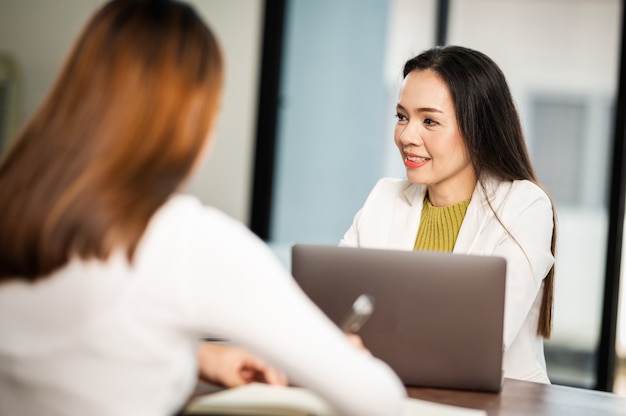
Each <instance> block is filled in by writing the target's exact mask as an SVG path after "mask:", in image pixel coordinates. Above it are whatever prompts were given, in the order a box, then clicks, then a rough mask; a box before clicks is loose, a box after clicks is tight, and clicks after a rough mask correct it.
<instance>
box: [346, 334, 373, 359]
mask: <svg viewBox="0 0 626 416" xmlns="http://www.w3.org/2000/svg"><path fill="white" fill-rule="evenodd" d="M346 336H347V337H348V340H349V341H350V342H351V343H352V344H353V345H354V346H355V347H357V348H358V349H360V350H361V351H365V352H366V353H368V354H372V352H371V351H370V350H368V349H367V348H366V347H365V345H364V344H363V340H362V339H361V337H360V336H358V335H357V334H354V333H352V332H347V333H346Z"/></svg>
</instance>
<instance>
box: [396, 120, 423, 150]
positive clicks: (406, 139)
mask: <svg viewBox="0 0 626 416" xmlns="http://www.w3.org/2000/svg"><path fill="white" fill-rule="evenodd" d="M399 139H400V143H402V144H403V145H410V144H411V145H414V146H421V145H422V144H424V141H423V140H422V135H421V134H420V131H419V129H418V128H417V126H415V125H414V124H412V123H409V124H407V125H406V126H405V128H404V129H403V130H402V131H401V132H400V137H399Z"/></svg>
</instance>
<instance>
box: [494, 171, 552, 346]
mask: <svg viewBox="0 0 626 416" xmlns="http://www.w3.org/2000/svg"><path fill="white" fill-rule="evenodd" d="M517 185H518V188H517V189H514V190H513V191H512V192H511V193H510V194H509V196H508V197H507V200H506V206H505V207H503V209H502V210H501V211H500V215H501V220H502V222H503V223H504V224H505V225H506V227H507V230H508V233H507V232H506V231H504V232H501V235H502V237H501V239H500V241H499V242H498V244H497V245H496V248H495V251H494V253H493V254H494V255H496V256H502V257H504V258H505V259H506V260H507V282H506V303H505V325H504V327H505V332H504V344H505V348H506V349H508V347H509V346H510V345H511V344H512V343H513V341H514V340H515V339H516V338H517V336H518V334H519V332H520V330H521V328H522V326H523V325H524V322H525V321H526V320H527V319H528V317H529V315H531V314H532V311H531V310H532V307H533V304H534V303H535V302H536V300H537V297H538V296H539V295H540V293H539V292H540V291H541V290H542V288H543V285H542V283H543V279H544V278H545V277H546V275H547V274H548V271H549V270H550V268H551V267H552V265H553V264H554V256H553V255H552V251H551V242H552V233H553V230H554V219H553V213H552V204H551V202H550V199H549V198H548V196H547V195H546V194H545V193H544V192H543V191H542V190H541V189H539V188H538V187H536V186H535V185H533V184H531V183H530V182H527V181H525V182H520V183H517ZM529 185H530V187H529ZM500 228H501V227H500ZM509 233H510V234H509ZM539 312H540V311H536V312H535V313H536V314H537V313H539ZM537 318H538V315H537V316H533V319H534V321H535V322H536V320H537ZM535 328H536V327H535ZM535 328H533V330H534V329H535Z"/></svg>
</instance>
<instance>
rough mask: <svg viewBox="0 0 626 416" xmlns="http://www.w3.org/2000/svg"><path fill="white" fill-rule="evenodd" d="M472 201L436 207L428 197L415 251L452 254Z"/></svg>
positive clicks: (425, 201)
mask: <svg viewBox="0 0 626 416" xmlns="http://www.w3.org/2000/svg"><path fill="white" fill-rule="evenodd" d="M470 201H471V199H468V200H465V201H463V202H459V203H458V204H455V205H450V206H447V207H434V206H433V205H432V204H431V203H430V200H429V199H428V197H426V198H425V199H424V208H422V219H421V221H420V228H419V230H417V238H416V239H415V246H414V249H415V250H429V251H446V252H452V250H453V249H454V244H455V243H456V238H457V236H458V235H459V230H460V229H461V224H462V223H463V218H465V213H466V212H467V206H468V205H469V203H470Z"/></svg>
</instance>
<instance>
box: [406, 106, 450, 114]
mask: <svg viewBox="0 0 626 416" xmlns="http://www.w3.org/2000/svg"><path fill="white" fill-rule="evenodd" d="M396 109H397V110H404V111H407V110H406V108H404V106H402V104H396ZM415 110H416V111H417V112H418V113H440V114H443V111H441V110H439V109H438V108H433V107H419V108H416V109H415Z"/></svg>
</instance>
